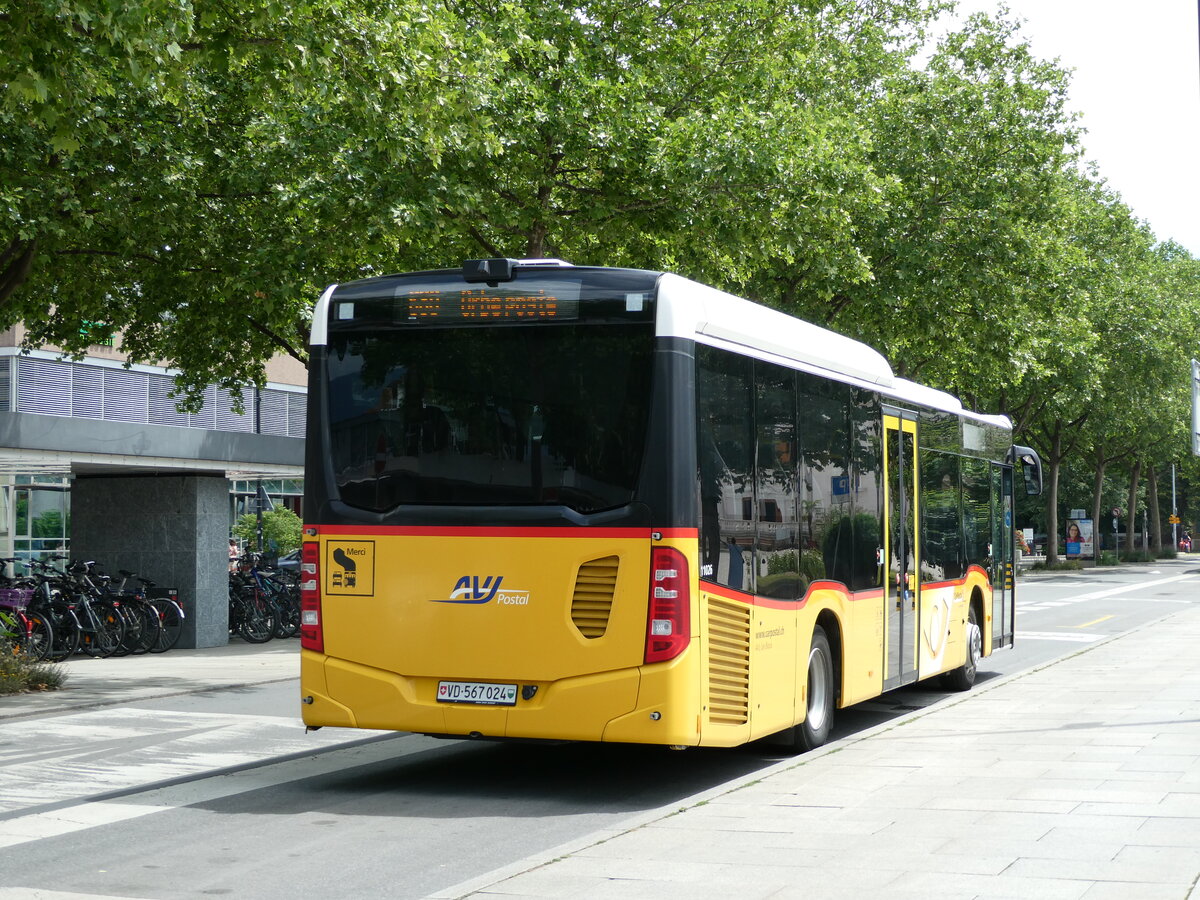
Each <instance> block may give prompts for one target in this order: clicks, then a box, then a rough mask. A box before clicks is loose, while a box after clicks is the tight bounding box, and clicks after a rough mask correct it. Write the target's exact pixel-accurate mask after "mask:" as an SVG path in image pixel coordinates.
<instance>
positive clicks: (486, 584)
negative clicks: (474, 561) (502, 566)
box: [437, 575, 504, 603]
mask: <svg viewBox="0 0 1200 900" xmlns="http://www.w3.org/2000/svg"><path fill="white" fill-rule="evenodd" d="M503 580H504V576H503V575H485V576H483V579H482V581H481V580H480V577H479V576H478V575H464V576H463V577H462V578H460V579H458V581H456V582H455V583H454V590H452V591H451V592H450V599H448V600H439V601H437V602H438V603H487V602H488V601H489V600H491V599H492V598H493V597H495V596H496V592H497V591H498V590H500V582H502V581H503Z"/></svg>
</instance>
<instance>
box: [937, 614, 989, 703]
mask: <svg viewBox="0 0 1200 900" xmlns="http://www.w3.org/2000/svg"><path fill="white" fill-rule="evenodd" d="M965 637H966V639H967V661H966V662H965V663H963V664H962V665H961V666H959V667H958V668H957V669H955V670H954V671H952V672H947V673H946V674H945V675H943V676H942V683H943V684H944V685H945V686H946V689H947V690H951V691H969V690H970V689H971V685H973V684H974V683H975V675H976V673H978V672H979V659H980V657H982V656H983V633H982V632H981V631H980V630H979V621H978V619H977V617H976V614H975V604H974V603H972V604H971V605H970V606H969V607H968V608H967V633H966V635H965Z"/></svg>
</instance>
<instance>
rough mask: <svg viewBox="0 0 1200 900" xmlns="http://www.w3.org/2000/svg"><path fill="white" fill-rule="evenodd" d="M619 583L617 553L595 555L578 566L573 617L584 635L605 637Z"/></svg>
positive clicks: (572, 601) (572, 600) (576, 625)
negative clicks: (596, 557)
mask: <svg viewBox="0 0 1200 900" xmlns="http://www.w3.org/2000/svg"><path fill="white" fill-rule="evenodd" d="M616 587H617V557H615V556H605V557H604V558H602V559H593V560H590V561H589V562H585V563H584V564H583V565H582V566H580V567H579V574H578V575H577V576H576V577H575V595H574V596H573V597H572V598H571V621H572V622H574V623H575V627H576V628H578V629H579V633H580V634H582V635H583V636H584V637H585V638H598V637H604V632H605V631H607V630H608V618H609V616H610V615H612V604H613V593H614V592H615V590H616Z"/></svg>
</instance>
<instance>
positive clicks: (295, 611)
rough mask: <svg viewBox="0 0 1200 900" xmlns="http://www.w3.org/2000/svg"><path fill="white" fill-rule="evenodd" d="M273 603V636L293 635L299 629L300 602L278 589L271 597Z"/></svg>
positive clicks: (284, 636) (285, 636) (286, 636)
mask: <svg viewBox="0 0 1200 900" xmlns="http://www.w3.org/2000/svg"><path fill="white" fill-rule="evenodd" d="M271 599H272V601H273V602H274V604H275V610H276V614H275V637H277V638H290V637H295V636H296V634H297V633H298V632H299V631H300V604H299V602H292V601H293V598H292V597H291V596H290V595H289V594H288V593H286V592H285V591H282V590H281V591H278V592H276V593H275V595H274V596H273V597H272V598H271Z"/></svg>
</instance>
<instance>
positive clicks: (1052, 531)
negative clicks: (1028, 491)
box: [1046, 429, 1062, 568]
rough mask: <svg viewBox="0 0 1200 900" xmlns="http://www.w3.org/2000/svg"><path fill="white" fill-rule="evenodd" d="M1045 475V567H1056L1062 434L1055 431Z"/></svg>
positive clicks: (1059, 431)
mask: <svg viewBox="0 0 1200 900" xmlns="http://www.w3.org/2000/svg"><path fill="white" fill-rule="evenodd" d="M1049 456H1050V459H1049V460H1048V461H1047V462H1048V465H1047V466H1046V474H1047V476H1048V480H1049V482H1050V489H1049V491H1048V492H1047V494H1046V567H1047V568H1049V567H1050V566H1056V565H1058V472H1059V468H1060V466H1061V464H1062V432H1061V430H1059V429H1056V430H1055V432H1054V438H1053V440H1052V441H1051V444H1050V454H1049Z"/></svg>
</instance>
